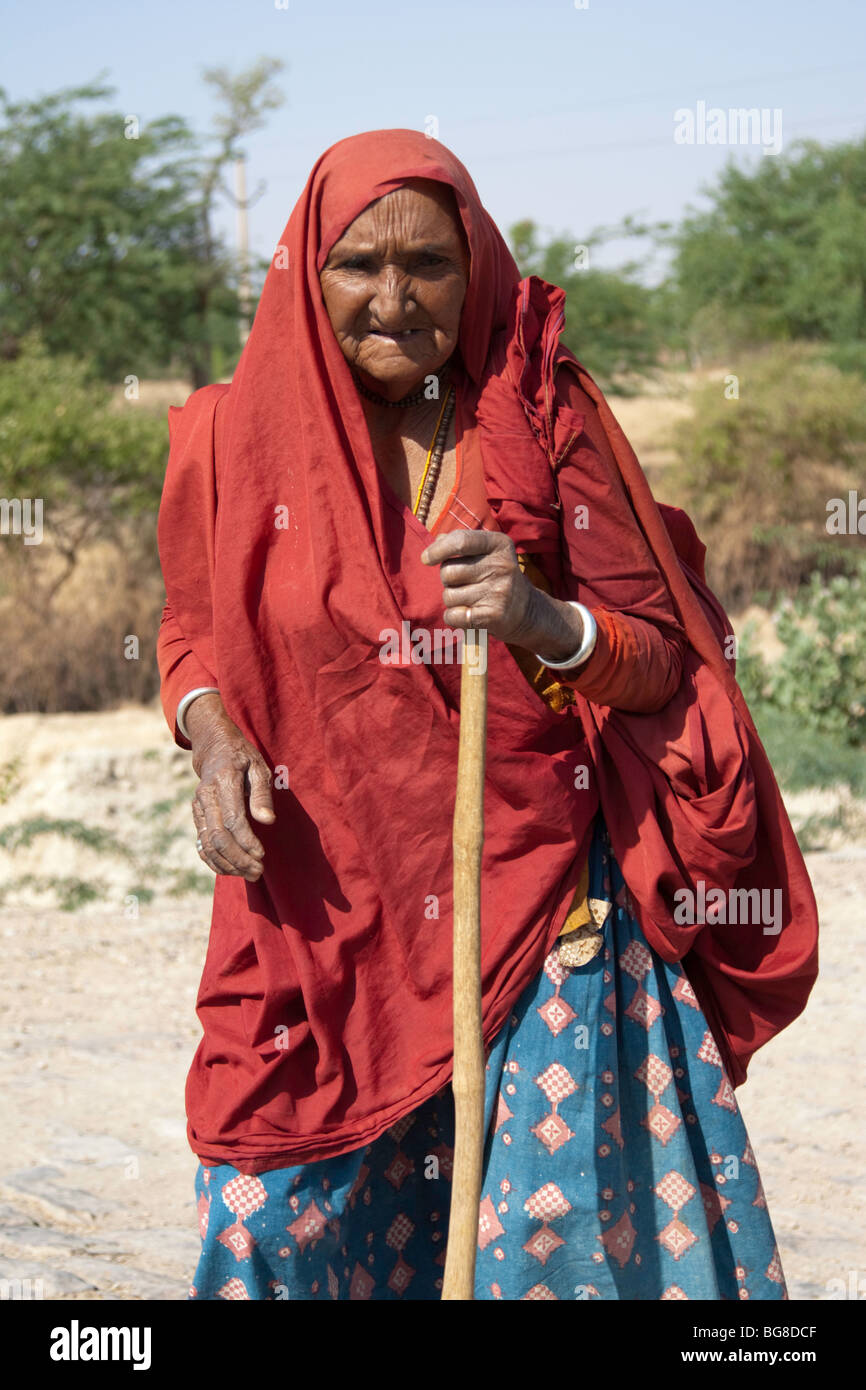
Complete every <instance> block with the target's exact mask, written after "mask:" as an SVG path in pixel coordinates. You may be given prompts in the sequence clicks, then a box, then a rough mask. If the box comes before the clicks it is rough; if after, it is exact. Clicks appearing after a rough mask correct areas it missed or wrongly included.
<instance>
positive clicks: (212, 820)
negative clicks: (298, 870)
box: [199, 772, 262, 878]
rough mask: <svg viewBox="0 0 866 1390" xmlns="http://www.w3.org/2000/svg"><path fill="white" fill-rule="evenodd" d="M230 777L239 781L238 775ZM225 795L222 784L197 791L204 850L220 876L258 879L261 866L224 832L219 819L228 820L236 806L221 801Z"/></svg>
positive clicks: (228, 832)
mask: <svg viewBox="0 0 866 1390" xmlns="http://www.w3.org/2000/svg"><path fill="white" fill-rule="evenodd" d="M232 777H233V779H234V778H237V779H238V780H239V779H240V773H239V772H238V773H233V774H232ZM225 794H226V787H225V785H224V784H223V786H220V785H219V781H218V782H217V784H216V785H214V784H213V783H208V784H207V785H206V786H204V787H200V788H199V800H200V802H201V805H202V806H203V808H204V816H205V826H206V828H207V840H206V842H205V843H206V846H207V849H208V851H209V853H210V855H211V856H212V858H213V859H214V860H215V862H216V863H218V864H221V866H222V867H221V868H220V870H219V872H220V873H224V874H240V875H242V876H243V877H244V878H248V877H251V876H254V877H256V878H259V877H260V875H261V872H262V866H261V863H260V862H259V860H258V859H254V858H253V857H252V855H250V854H248V853H247V852H246V850H245V849H243V848H242V846H241V845H239V844H238V842H237V840H236V839H235V837H234V835H233V833H232V831H231V830H229V829H227V828H226V825H225V822H224V820H223V816H224V814H228V815H229V817H230V819H232V807H233V806H234V805H236V802H234V801H233V800H229V801H225V800H224V797H225ZM250 833H252V832H250ZM202 838H204V837H202Z"/></svg>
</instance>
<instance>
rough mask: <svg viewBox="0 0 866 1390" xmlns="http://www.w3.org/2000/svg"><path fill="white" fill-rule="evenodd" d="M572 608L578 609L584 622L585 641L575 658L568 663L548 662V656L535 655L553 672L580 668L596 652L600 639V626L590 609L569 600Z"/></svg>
mask: <svg viewBox="0 0 866 1390" xmlns="http://www.w3.org/2000/svg"><path fill="white" fill-rule="evenodd" d="M568 603H569V604H570V605H571V607H572V608H576V609H577V611H578V613H579V614H580V616H581V620H582V622H583V641H582V642H581V644H580V646H579V647H578V649H577V651H576V652H575V653H574V656H570V657H569V658H568V659H567V660H566V661H548V659H547V657H546V656H540V655H539V654H538V652H536V653H535V656H536V659H537V660H538V661H540V662H541V664H542V666H548V667H550V670H551V671H565V670H566V669H567V668H568V667H569V666H580V665H581V664H582V663H583V662H584V661H586V659H587V657H589V656H591V655H592V653H593V652H594V651H595V644H596V640H597V638H598V625H597V623H596V621H595V618H594V617H593V616H592V614H591V613H590V611H589V609H588V608H586V607H584V605H583V604H582V603H575V601H574V599H568Z"/></svg>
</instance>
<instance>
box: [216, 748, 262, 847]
mask: <svg viewBox="0 0 866 1390" xmlns="http://www.w3.org/2000/svg"><path fill="white" fill-rule="evenodd" d="M215 784H216V791H217V799H218V802H219V808H220V812H221V814H222V823H223V825H224V826H225V828H226V830H227V831H228V832H229V834H230V835H231V836H232V838H233V840H234V841H235V843H236V844H237V845H238V847H239V848H240V849H241V850H242V851H243V852H244V853H245V854H247V855H248V856H249V857H251V858H252V859H254V860H255V861H256V862H257V863H260V862H261V860H262V859H263V858H264V853H265V850H264V846H263V845H262V843H261V841H260V840H259V839H258V838H257V837H256V835H255V833H254V832H253V829H252V826H251V825H250V823H249V821H248V820H247V808H246V800H245V793H246V774H245V773H244V774H242V773H241V771H240V769H237V770H233V771H230V772H229V771H227V772H219V773H217V776H216V779H215ZM230 851H231V846H228V849H223V851H222V852H223V854H225V855H226V856H227V857H228V858H229V859H231V860H232V862H233V863H237V862H238V860H237V858H236V856H235V855H234V854H232V853H231V852H230Z"/></svg>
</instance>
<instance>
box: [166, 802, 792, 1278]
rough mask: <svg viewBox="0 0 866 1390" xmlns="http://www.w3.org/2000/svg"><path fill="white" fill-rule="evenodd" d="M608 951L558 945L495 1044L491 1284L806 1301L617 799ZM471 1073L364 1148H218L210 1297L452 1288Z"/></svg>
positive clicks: (608, 884)
mask: <svg viewBox="0 0 866 1390" xmlns="http://www.w3.org/2000/svg"><path fill="white" fill-rule="evenodd" d="M589 896H590V897H591V898H596V899H602V900H605V901H607V902H610V903H611V904H612V908H611V910H610V911H609V913H608V916H607V918H606V921H605V923H604V928H603V932H604V941H603V946H602V949H601V950H600V952H599V953H598V954H597V955H596V956H595V958H594V959H593V960H591V961H590V962H589V963H588V964H586V965H583V966H580V967H577V968H574V969H567V968H566V967H564V966H563V965H562V964H561V963H560V961H559V958H558V949H557V948H556V947H555V948H554V950H553V951H552V952H551V954H550V955H549V956H548V958H547V960H546V961H545V964H544V968H543V970H541V971H540V972H539V974H538V975H537V976H536V977H535V979H534V980H532V982H531V983H530V984H529V986H528V987H527V989H526V990H525V991H524V993H523V995H522V996H521V998H520V1000H519V1002H518V1004H517V1007H516V1008H515V1010H514V1013H513V1015H512V1016H511V1019H510V1022H509V1024H508V1025H507V1026H506V1027H504V1028H503V1029H502V1030H501V1032H500V1033H499V1035H498V1037H497V1038H496V1039H495V1040H494V1042H493V1045H492V1048H491V1050H490V1053H489V1057H488V1062H487V1074H486V1116H487V1143H486V1148H485V1160H484V1181H483V1186H482V1201H481V1205H480V1209H479V1221H478V1259H477V1267H476V1279H475V1297H476V1299H653V1300H654V1299H715V1300H718V1299H727V1300H732V1299H765V1300H766V1299H784V1298H787V1291H786V1288H785V1280H784V1275H783V1273H782V1266H781V1263H780V1260H779V1253H778V1249H777V1247H776V1241H775V1237H774V1235H773V1227H772V1224H771V1222H770V1216H769V1212H768V1211H767V1204H766V1201H765V1199H764V1193H763V1189H762V1186H761V1179H760V1175H759V1173H758V1169H757V1167H756V1164H755V1157H754V1154H753V1152H752V1148H751V1145H750V1143H749V1138H748V1135H747V1133H746V1129H745V1126H744V1124H743V1120H742V1117H741V1115H740V1112H739V1109H738V1107H737V1102H736V1099H735V1096H734V1092H733V1089H732V1087H731V1085H730V1082H729V1080H728V1078H727V1076H726V1075H725V1072H724V1068H723V1066H722V1063H721V1058H720V1056H719V1052H718V1049H717V1047H716V1044H715V1042H714V1040H713V1038H712V1035H711V1033H710V1031H709V1028H708V1027H707V1023H706V1020H705V1018H704V1016H703V1013H702V1012H701V1010H700V1008H699V1006H698V1002H697V1000H696V998H695V995H694V993H693V991H692V989H691V987H690V986H689V983H688V980H687V979H686V977H685V975H684V973H683V971H682V969H681V968H680V967H679V966H678V965H667V964H665V962H664V961H662V960H661V958H660V957H659V956H658V955H656V953H655V952H654V951H652V950H651V949H650V948H649V946H648V945H647V943H646V941H645V940H644V938H643V936H642V934H641V931H640V928H639V927H638V925H637V922H636V921H635V919H634V916H633V914H632V905H631V901H630V898H629V893H628V889H627V888H626V886H625V884H624V882H623V878H622V874H621V873H620V870H619V865H618V864H617V862H616V860H615V859H614V857H613V854H612V852H611V847H610V842H609V839H608V835H607V831H606V828H605V826H604V824H603V822H602V820H601V818H600V817H599V818H598V820H597V822H596V831H595V835H594V838H593V843H592V847H591V850H590V861H589ZM453 1145H454V1105H453V1096H452V1092H451V1088H450V1086H448V1087H446V1088H445V1090H443V1091H440V1092H439V1094H438V1095H436V1096H434V1097H433V1098H432V1099H431V1100H428V1101H425V1103H424V1104H423V1105H421V1106H419V1107H418V1109H417V1110H414V1111H413V1112H412V1113H411V1114H409V1115H406V1116H405V1117H404V1118H403V1119H402V1120H399V1121H398V1122H397V1124H395V1125H393V1126H392V1128H391V1129H390V1130H388V1131H387V1132H386V1133H385V1134H383V1135H382V1136H381V1137H380V1138H379V1139H377V1140H375V1142H374V1143H372V1144H370V1145H368V1146H367V1147H366V1148H363V1149H355V1150H354V1151H353V1152H351V1153H347V1154H342V1155H340V1156H339V1157H337V1158H329V1159H324V1160H322V1161H320V1162H317V1163H304V1164H300V1165H297V1166H295V1167H291V1168H276V1169H272V1170H270V1171H268V1172H265V1173H260V1174H259V1175H258V1176H256V1177H250V1176H245V1175H244V1174H241V1173H239V1172H238V1171H237V1169H235V1168H232V1167H230V1166H229V1165H227V1164H226V1165H223V1166H220V1167H216V1168H206V1167H204V1166H203V1165H200V1166H199V1169H198V1173H197V1176H196V1196H197V1199H198V1214H199V1227H200V1232H201V1239H202V1250H201V1257H200V1259H199V1263H198V1267H197V1269H196V1271H195V1275H194V1278H193V1283H192V1286H191V1288H190V1291H189V1297H190V1298H194V1299H272V1300H281V1299H400V1298H402V1299H431V1300H433V1299H439V1298H440V1296H441V1290H442V1274H443V1267H444V1263H445V1245H446V1238H447V1230H448V1210H449V1203H450V1196H451V1164H452V1156H453Z"/></svg>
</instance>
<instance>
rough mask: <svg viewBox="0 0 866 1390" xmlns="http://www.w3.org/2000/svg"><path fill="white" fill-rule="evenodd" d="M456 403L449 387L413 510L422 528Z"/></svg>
mask: <svg viewBox="0 0 866 1390" xmlns="http://www.w3.org/2000/svg"><path fill="white" fill-rule="evenodd" d="M456 402H457V397H456V395H455V393H454V387H453V386H449V387H448V391H447V393H446V396H445V400H444V401H443V403H442V410H441V411H440V413H439V420H438V423H437V425H436V433H435V434H434V435H433V443H432V444H431V446H430V453H429V456H428V462H427V468H426V470H425V473H424V478H423V481H422V483H421V492H420V496H419V498H418V501H417V502H416V504H415V507H414V509H413V510H414V512H415V515H416V516H417V518H418V520H419V521H420V522H421V525H422V526H426V524H427V517H428V516H429V515H430V503H431V502H432V501H433V494H434V493H435V491H436V484H437V482H438V481H439V474H440V472H441V469H442V459H443V458H444V456H445V441H446V439H447V438H448V429H449V426H450V424H451V417H452V415H453V414H454V407H455V405H456Z"/></svg>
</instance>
